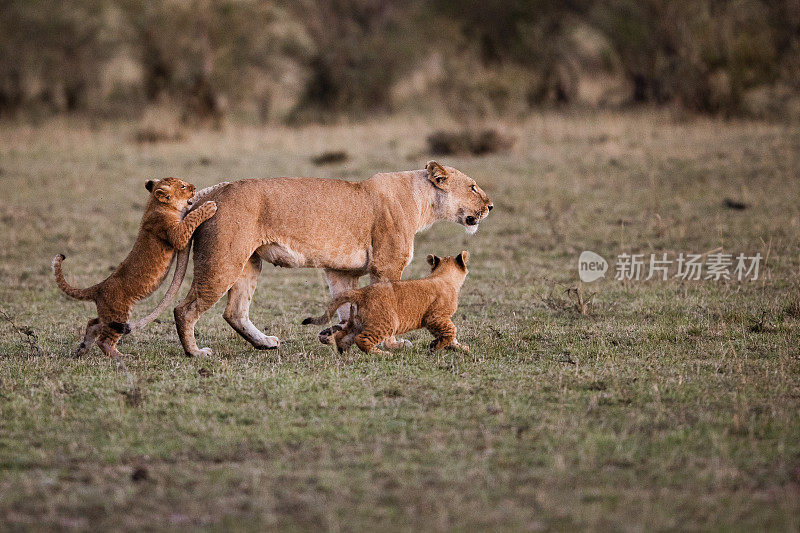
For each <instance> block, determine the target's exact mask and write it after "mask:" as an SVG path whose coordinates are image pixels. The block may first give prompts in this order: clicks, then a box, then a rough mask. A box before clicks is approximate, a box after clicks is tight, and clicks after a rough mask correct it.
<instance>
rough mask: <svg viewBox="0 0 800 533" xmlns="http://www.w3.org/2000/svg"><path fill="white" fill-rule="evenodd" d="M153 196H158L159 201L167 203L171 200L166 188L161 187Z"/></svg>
mask: <svg viewBox="0 0 800 533" xmlns="http://www.w3.org/2000/svg"><path fill="white" fill-rule="evenodd" d="M153 196H155V197H156V200H158V201H159V202H163V203H167V202H169V193H168V192H167V190H166V189H163V188H159V189H156V191H155V192H154V193H153Z"/></svg>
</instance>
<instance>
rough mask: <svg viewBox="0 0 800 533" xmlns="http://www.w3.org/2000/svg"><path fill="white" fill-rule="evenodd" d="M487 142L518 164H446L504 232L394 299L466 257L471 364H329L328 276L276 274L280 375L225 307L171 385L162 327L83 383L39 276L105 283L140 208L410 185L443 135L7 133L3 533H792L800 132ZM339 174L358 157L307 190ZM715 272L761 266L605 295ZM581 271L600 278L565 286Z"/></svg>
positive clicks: (0, 362)
mask: <svg viewBox="0 0 800 533" xmlns="http://www.w3.org/2000/svg"><path fill="white" fill-rule="evenodd" d="M495 126H499V127H501V129H502V130H503V131H504V132H506V133H508V134H510V135H513V136H515V137H516V143H515V145H514V147H513V148H512V149H511V151H509V152H507V153H496V154H492V155H487V156H484V157H475V156H458V157H450V156H442V157H439V156H437V157H435V158H436V159H437V160H438V161H440V162H441V163H445V164H448V165H452V166H454V167H456V168H458V169H460V170H462V171H463V172H465V173H467V174H468V175H470V176H471V177H473V178H474V179H475V180H476V181H477V182H478V184H479V185H481V187H482V188H483V189H484V190H485V191H486V192H487V194H489V195H490V196H491V198H492V200H493V202H494V206H495V209H494V210H493V211H492V214H491V215H490V216H489V217H488V218H487V219H486V220H485V221H484V222H483V223H482V224H481V227H480V230H479V231H478V233H477V234H476V235H474V236H467V235H466V234H465V232H464V230H463V228H461V227H458V226H455V225H451V224H447V223H439V224H437V225H434V226H433V227H431V228H430V229H428V230H427V231H425V232H423V233H421V234H419V235H418V236H417V239H416V246H415V253H416V256H415V258H414V260H413V262H412V264H411V266H410V267H409V268H408V269H407V270H406V273H405V275H404V277H419V276H423V275H425V274H426V273H427V271H428V269H427V265H426V264H425V260H424V258H425V255H426V254H429V253H435V254H438V255H454V254H456V253H457V252H459V251H461V250H462V249H467V250H469V251H470V253H471V259H470V265H469V266H470V274H469V276H468V278H467V281H466V283H465V285H464V287H463V289H462V292H461V300H460V302H461V304H460V308H459V311H458V313H457V314H456V315H455V317H454V322H455V324H456V326H458V328H459V338H460V340H461V342H462V343H465V344H467V345H469V346H470V348H471V353H470V354H461V353H455V352H449V351H441V352H437V353H436V354H433V355H430V354H429V353H428V351H427V346H428V343H429V341H430V336H429V334H428V333H427V332H425V331H418V332H414V333H412V334H409V335H407V336H406V338H409V339H410V340H411V341H412V342H414V347H413V348H412V349H406V350H401V351H398V352H396V353H394V354H393V355H392V356H391V357H376V356H367V355H365V354H363V353H361V352H359V351H357V350H355V349H353V350H351V351H350V352H348V353H346V354H344V355H338V354H336V353H334V352H333V351H332V350H331V349H329V348H328V347H326V346H323V345H320V344H319V343H318V341H317V338H316V333H317V330H318V329H319V328H315V327H310V326H300V325H299V324H300V321H301V320H302V319H303V318H304V317H306V316H308V315H310V314H318V312H319V311H321V310H322V306H323V305H324V303H325V302H326V300H327V298H328V293H327V287H326V285H325V282H324V278H323V275H322V273H321V271H315V270H308V269H295V270H290V269H280V268H276V267H272V266H271V265H269V264H265V267H264V271H263V273H262V275H261V277H260V282H259V287H258V289H257V290H256V293H255V297H254V300H253V306H252V308H251V317H252V319H253V322H254V323H255V324H256V325H257V326H259V327H260V328H262V329H264V330H265V331H266V333H267V334H269V335H277V336H278V337H280V339H281V341H282V345H281V347H280V349H279V350H277V351H269V352H259V351H256V350H254V349H252V348H251V346H250V345H249V344H247V343H246V342H245V341H244V340H243V339H241V338H240V337H239V336H238V335H237V334H236V333H235V332H234V331H233V330H232V329H231V328H230V327H229V326H228V325H227V324H226V323H225V321H224V320H223V319H222V317H221V313H222V309H223V306H224V300H223V301H222V302H220V303H218V304H217V305H216V306H215V307H214V308H213V309H212V310H211V311H209V312H208V313H206V314H205V315H204V316H203V317H202V318H201V319H200V322H199V323H198V328H197V333H198V342H199V343H200V345H201V346H209V347H211V348H212V349H213V350H214V355H213V357H211V358H209V359H191V358H186V357H184V355H183V350H182V349H181V347H180V344H179V342H178V338H177V334H176V331H175V327H174V324H173V320H172V314H171V312H165V313H164V314H163V315H162V316H161V318H160V321H159V322H157V323H153V324H151V326H150V327H148V328H147V329H146V330H145V331H143V332H140V333H137V334H134V335H131V336H128V337H126V338H125V340H124V341H123V342H122V343H121V345H120V349H121V351H122V352H123V353H126V354H129V357H128V358H127V360H126V364H127V368H128V372H122V371H119V370H117V367H116V365H115V364H114V362H113V361H112V360H110V359H108V358H106V357H104V356H102V355H101V353H100V351H99V350H98V349H96V348H95V349H93V350H92V351H91V352H90V353H89V354H87V355H86V356H84V357H82V358H78V359H75V358H73V357H71V355H70V354H71V352H72V351H73V350H74V348H75V346H76V345H77V344H78V342H79V341H80V337H81V335H82V333H83V328H84V327H85V324H86V320H88V319H89V318H91V317H92V316H95V315H94V312H95V311H94V305H93V304H91V303H90V302H77V301H73V300H70V299H68V298H67V297H66V296H64V295H63V294H62V293H61V292H60V291H59V290H58V289H57V287H56V285H55V283H54V281H53V279H52V274H51V271H50V261H51V259H52V257H53V256H54V255H55V254H57V253H60V252H63V253H65V254H66V255H67V260H66V261H65V262H64V270H65V273H66V276H67V279H68V280H69V281H70V282H71V283H73V284H74V285H77V286H81V287H83V286H88V285H91V284H93V283H96V282H98V281H100V280H101V279H103V278H104V277H105V276H106V275H107V274H108V273H109V272H110V270H111V269H112V268H113V267H115V266H116V265H117V264H118V263H119V262H120V261H121V260H122V259H123V258H124V257H125V255H126V254H127V252H128V251H129V249H130V247H131V245H132V244H133V241H134V239H135V236H136V233H137V230H138V226H139V221H140V217H141V214H142V211H143V208H144V205H145V203H146V201H147V191H145V189H144V182H145V180H147V179H151V178H161V177H166V176H175V177H179V178H182V179H185V180H187V181H190V182H192V183H195V184H196V185H198V186H208V185H211V184H214V183H217V182H220V181H224V180H233V179H239V178H246V177H271V176H284V175H290V176H291V175H306V176H324V177H341V178H351V179H365V178H368V177H369V176H371V175H372V174H374V173H376V172H380V171H390V170H410V169H419V168H423V166H424V165H425V163H426V161H428V160H429V159H432V158H434V157H433V156H432V154H430V153H429V152H428V148H427V145H426V142H425V138H426V136H427V135H428V134H429V133H431V132H432V131H434V130H437V129H440V128H442V127H450V128H456V127H458V124H456V123H454V122H452V121H448V120H444V121H439V120H435V119H424V118H410V119H409V118H391V119H388V120H380V121H375V122H367V123H362V124H345V125H336V126H308V127H302V128H288V127H282V126H275V127H267V128H255V127H247V126H236V125H229V126H228V127H227V128H225V129H224V130H223V131H220V132H216V131H205V132H204V131H195V132H189V133H187V134H186V135H185V137H184V138H183V139H181V140H175V141H171V142H162V143H156V144H148V143H141V142H137V141H136V140H135V139H136V132H135V129H136V128H135V125H134V124H129V123H111V124H104V125H99V126H97V125H95V126H93V125H91V124H89V123H88V122H81V121H67V120H52V121H48V122H45V123H43V124H40V125H38V126H23V125H13V124H8V123H6V124H4V125H2V126H0V191H2V202H0V220H1V221H2V231H0V308H2V310H3V311H4V312H5V313H6V314H7V315H8V318H0V529H12V530H14V529H27V528H35V529H78V530H97V529H122V530H131V529H140V528H147V529H174V528H179V529H187V528H197V527H201V528H208V529H252V530H258V529H263V528H280V529H291V530H305V529H313V530H316V529H323V530H334V531H335V530H361V529H364V528H367V527H369V528H371V529H389V530H416V529H426V530H430V529H435V530H446V529H455V530H465V529H486V530H490V529H491V530H495V529H499V530H571V529H574V528H587V529H612V530H666V529H689V530H698V529H699V530H707V529H712V530H718V529H728V528H735V529H740V530H751V529H754V528H765V529H770V530H797V529H798V528H800V414H798V413H800V353H799V351H800V348H798V341H800V282H799V281H798V276H800V128H799V127H798V126H796V125H795V126H790V125H776V124H769V123H762V122H751V121H731V122H724V121H716V120H711V119H702V118H676V117H675V116H674V115H671V114H667V113H662V112H660V111H638V112H624V113H618V114H613V113H589V114H583V113H567V114H557V113H544V114H539V115H536V116H534V117H532V118H530V119H526V120H525V121H523V122H519V123H506V124H495ZM329 150H333V151H338V150H343V151H346V152H347V154H349V158H348V159H347V161H345V162H343V163H338V164H332V165H325V166H316V165H315V164H314V163H312V161H311V160H312V158H313V157H314V156H315V155H318V154H320V153H322V152H324V151H329ZM726 200H730V201H728V202H727V203H726ZM732 206H733V207H732ZM741 207H744V209H740V208H741ZM343 215H345V216H346V214H343ZM720 248H721V249H722V250H724V251H725V252H726V253H733V254H738V253H739V252H744V253H745V254H746V255H755V254H756V253H760V254H761V255H762V256H763V257H764V259H763V260H762V263H761V269H760V274H759V279H758V280H757V281H754V282H750V281H748V282H738V281H736V280H732V281H712V280H708V281H690V282H681V281H680V280H676V279H674V278H673V277H672V276H670V279H669V280H668V281H662V280H657V281H656V280H651V281H644V280H639V281H624V282H623V281H617V280H615V279H614V262H615V261H614V260H615V258H616V256H618V255H619V254H621V253H642V254H646V255H647V257H649V254H650V253H658V254H661V253H664V252H666V253H668V254H670V256H672V257H673V258H674V257H675V256H677V254H679V253H681V252H683V253H706V252H711V251H714V250H718V249H720ZM584 250H592V251H595V252H597V253H599V254H600V255H602V256H603V257H605V258H606V259H608V260H609V262H610V263H611V266H610V270H609V272H608V273H607V276H606V278H605V279H602V280H600V281H597V282H594V283H591V284H586V283H584V284H581V283H580V282H579V280H578V271H577V261H578V256H579V254H580V253H581V252H582V251H584ZM170 279H171V278H170ZM188 285H189V283H188V280H187V282H184V286H183V290H182V295H183V294H184V293H185V292H186V290H187V287H188ZM570 288H574V289H577V291H576V290H569V289H570ZM164 289H165V287H162V289H161V290H160V291H159V292H158V293H157V294H156V295H155V296H152V297H151V298H149V299H148V300H146V301H145V302H143V303H141V304H139V305H138V306H137V307H136V309H135V311H134V317H136V318H138V317H141V316H143V315H144V314H145V313H146V311H149V310H150V309H152V308H153V306H155V304H156V302H157V301H158V298H159V297H160V295H161V294H163V291H164ZM182 295H181V296H182ZM9 318H10V319H11V320H12V321H13V324H12V323H11V321H9ZM26 331H27V332H28V333H31V334H33V335H35V338H34V337H32V336H30V335H26V333H25V332H26ZM36 339H38V345H39V346H38V347H37V345H36V343H37V341H36ZM39 347H40V348H41V350H39Z"/></svg>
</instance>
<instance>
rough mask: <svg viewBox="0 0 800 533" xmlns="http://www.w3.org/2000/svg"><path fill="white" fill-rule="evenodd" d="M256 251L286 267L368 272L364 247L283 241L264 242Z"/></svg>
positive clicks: (273, 262) (265, 259) (367, 254)
mask: <svg viewBox="0 0 800 533" xmlns="http://www.w3.org/2000/svg"><path fill="white" fill-rule="evenodd" d="M256 253H257V254H258V255H259V256H260V257H261V258H262V259H264V261H267V262H268V263H272V264H273V265H275V266H279V267H284V268H329V269H333V270H348V271H359V272H366V271H367V265H368V262H369V253H368V251H367V250H364V249H352V250H319V249H310V248H308V247H303V246H298V245H292V244H288V243H281V242H271V243H267V244H264V245H263V246H261V247H259V248H258V249H257V250H256Z"/></svg>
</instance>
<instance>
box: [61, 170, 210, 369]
mask: <svg viewBox="0 0 800 533" xmlns="http://www.w3.org/2000/svg"><path fill="white" fill-rule="evenodd" d="M145 188H146V189H147V190H148V191H150V193H151V194H150V200H149V201H148V203H147V207H146V209H145V212H144V216H143V217H142V225H141V228H140V229H139V236H138V237H137V238H136V243H135V244H134V245H133V249H132V250H131V251H130V253H129V254H128V257H126V258H125V260H124V261H122V263H121V264H120V265H119V266H118V267H117V269H116V270H115V271H114V272H113V273H112V274H111V275H110V276H109V277H107V278H106V279H105V280H103V281H101V282H100V283H98V284H97V285H93V286H91V287H89V288H87V289H78V288H75V287H72V286H71V285H69V284H68V283H67V280H66V279H64V274H63V273H62V271H61V262H62V261H63V260H64V259H65V256H64V254H59V255H57V256H55V257H54V258H53V273H54V274H55V278H56V284H58V287H59V288H60V289H61V290H62V291H64V292H65V293H66V294H67V296H70V297H72V298H75V299H76V300H93V301H94V302H95V304H96V305H97V318H93V319H92V320H90V321H89V324H88V325H87V326H86V334H85V336H84V339H83V342H81V343H80V345H79V346H78V348H77V350H75V355H76V356H77V355H82V354H83V353H85V352H86V351H87V350H89V348H91V346H92V344H93V343H94V342H97V345H98V346H99V347H100V349H101V350H102V351H103V353H105V354H106V355H110V356H112V357H115V358H118V357H121V356H122V354H121V353H120V352H119V351H118V350H117V342H119V339H120V338H121V337H122V335H123V334H125V333H130V331H131V328H130V325H129V324H128V318H129V317H130V312H131V308H132V307H133V304H135V303H136V302H138V301H139V300H141V299H143V298H145V297H147V296H149V295H150V294H152V293H153V291H155V290H156V289H157V288H158V286H159V285H161V282H162V281H163V280H164V277H165V275H166V273H167V271H168V270H169V266H170V264H171V263H172V257H173V252H174V251H175V250H181V249H183V248H186V246H187V245H188V244H189V240H190V239H191V238H192V234H193V233H194V230H195V229H197V227H198V226H199V225H200V224H202V223H203V222H204V221H205V220H207V219H208V218H210V217H212V216H214V213H216V212H217V205H216V203H214V202H206V203H204V204H203V205H201V206H200V207H199V208H198V209H196V210H195V211H192V212H191V213H189V214H188V215H187V216H186V218H184V219H183V220H181V216H182V215H183V213H184V212H185V209H186V208H187V207H188V206H190V205H191V203H192V202H191V199H192V197H193V196H194V192H195V190H194V185H192V184H191V183H187V182H185V181H182V180H179V179H177V178H164V179H163V180H158V181H153V180H149V181H148V182H147V183H145Z"/></svg>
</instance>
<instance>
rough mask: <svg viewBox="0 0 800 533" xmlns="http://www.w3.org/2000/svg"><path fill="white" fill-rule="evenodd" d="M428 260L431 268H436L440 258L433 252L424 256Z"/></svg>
mask: <svg viewBox="0 0 800 533" xmlns="http://www.w3.org/2000/svg"><path fill="white" fill-rule="evenodd" d="M426 259H427V260H428V264H429V265H430V266H431V270H436V267H437V266H439V261H441V259H440V258H439V257H437V256H435V255H433V254H430V255H428V257H427V258H426Z"/></svg>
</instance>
